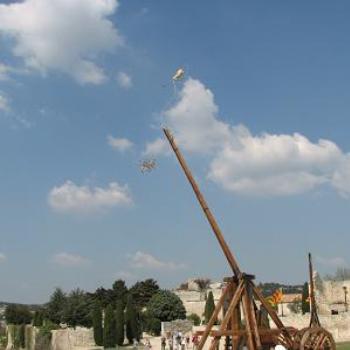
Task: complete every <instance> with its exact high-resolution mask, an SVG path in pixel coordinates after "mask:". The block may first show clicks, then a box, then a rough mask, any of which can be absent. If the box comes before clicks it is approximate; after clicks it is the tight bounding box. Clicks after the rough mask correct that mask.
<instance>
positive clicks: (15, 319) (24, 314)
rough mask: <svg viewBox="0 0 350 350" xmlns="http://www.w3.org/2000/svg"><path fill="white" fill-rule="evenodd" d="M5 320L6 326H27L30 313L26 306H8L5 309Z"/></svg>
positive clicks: (30, 319)
mask: <svg viewBox="0 0 350 350" xmlns="http://www.w3.org/2000/svg"><path fill="white" fill-rule="evenodd" d="M5 319H6V322H7V323H8V324H16V325H18V324H29V323H31V321H32V313H31V312H30V310H29V308H28V306H26V305H17V304H10V305H8V306H7V307H6V309H5Z"/></svg>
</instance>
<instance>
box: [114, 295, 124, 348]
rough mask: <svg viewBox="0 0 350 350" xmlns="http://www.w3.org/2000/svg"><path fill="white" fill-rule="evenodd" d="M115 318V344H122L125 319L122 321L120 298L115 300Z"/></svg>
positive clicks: (122, 309)
mask: <svg viewBox="0 0 350 350" xmlns="http://www.w3.org/2000/svg"><path fill="white" fill-rule="evenodd" d="M115 320H116V326H117V328H116V339H117V345H123V344H124V338H125V334H124V333H125V331H124V326H125V321H124V303H123V301H122V300H119V301H118V302H117V308H116V311H115Z"/></svg>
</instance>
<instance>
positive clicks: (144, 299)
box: [129, 278, 159, 310]
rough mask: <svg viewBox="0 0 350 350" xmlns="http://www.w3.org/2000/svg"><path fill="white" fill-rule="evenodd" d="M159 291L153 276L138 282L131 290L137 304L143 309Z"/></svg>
mask: <svg viewBox="0 0 350 350" xmlns="http://www.w3.org/2000/svg"><path fill="white" fill-rule="evenodd" d="M158 291H159V286H158V283H157V281H155V280H154V279H152V278H149V279H146V280H144V281H141V282H136V283H135V284H134V285H133V286H132V287H131V288H130V290H129V293H130V294H131V295H132V297H133V299H134V304H135V306H136V307H137V308H138V309H139V310H142V309H143V308H144V307H145V306H146V305H147V303H148V302H149V301H150V299H151V298H152V297H153V295H154V294H156V293H157V292H158Z"/></svg>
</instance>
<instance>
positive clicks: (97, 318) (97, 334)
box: [92, 305, 103, 346]
mask: <svg viewBox="0 0 350 350" xmlns="http://www.w3.org/2000/svg"><path fill="white" fill-rule="evenodd" d="M92 327H93V329H94V339H95V343H96V345H98V346H102V345H103V328H102V309H101V307H100V306H98V305H95V307H94V310H93V312H92Z"/></svg>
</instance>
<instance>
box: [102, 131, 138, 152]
mask: <svg viewBox="0 0 350 350" xmlns="http://www.w3.org/2000/svg"><path fill="white" fill-rule="evenodd" d="M107 141H108V144H109V145H110V146H111V147H112V148H113V149H115V150H117V151H120V152H125V151H127V150H129V149H131V148H132V147H133V145H134V144H133V143H132V142H131V141H130V140H128V139H126V138H117V137H113V136H110V135H109V136H108V137H107Z"/></svg>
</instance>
